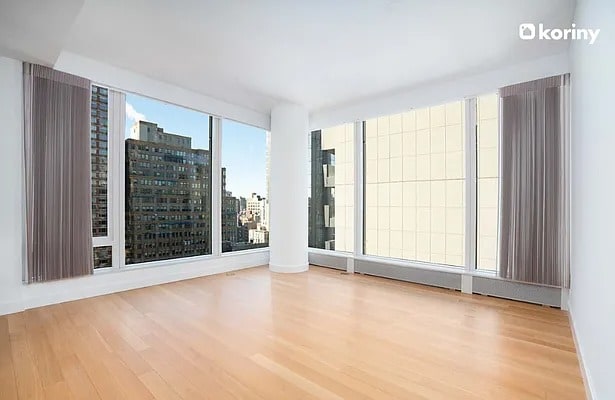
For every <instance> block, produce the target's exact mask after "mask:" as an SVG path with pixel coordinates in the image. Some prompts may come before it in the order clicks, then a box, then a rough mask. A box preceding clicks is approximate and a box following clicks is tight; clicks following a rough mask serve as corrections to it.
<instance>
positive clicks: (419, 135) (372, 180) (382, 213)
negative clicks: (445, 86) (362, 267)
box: [364, 101, 465, 266]
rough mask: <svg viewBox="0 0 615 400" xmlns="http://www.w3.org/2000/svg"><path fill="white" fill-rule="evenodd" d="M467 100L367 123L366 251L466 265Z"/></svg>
mask: <svg viewBox="0 0 615 400" xmlns="http://www.w3.org/2000/svg"><path fill="white" fill-rule="evenodd" d="M464 126H465V125H464V102H463V101H456V102H451V103H447V104H442V105H437V106H433V107H427V108H421V109H416V110H410V111H407V112H404V113H400V114H395V115H389V116H383V117H379V118H374V119H370V120H367V121H365V123H364V135H365V148H364V152H365V219H364V228H365V254H367V255H374V256H383V257H392V258H400V259H406V260H412V261H420V262H427V263H436V264H448V265H453V266H463V265H464V235H465V230H464V229H465V228H464V227H465V223H464V215H465V212H464V205H465V200H464V199H465V196H464V179H465V166H464V134H465V130H464Z"/></svg>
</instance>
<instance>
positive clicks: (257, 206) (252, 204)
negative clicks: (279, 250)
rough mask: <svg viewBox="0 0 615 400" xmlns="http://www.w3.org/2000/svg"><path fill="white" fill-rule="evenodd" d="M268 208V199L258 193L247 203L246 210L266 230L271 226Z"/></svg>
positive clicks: (253, 194)
mask: <svg viewBox="0 0 615 400" xmlns="http://www.w3.org/2000/svg"><path fill="white" fill-rule="evenodd" d="M268 208H269V207H268V201H267V199H266V198H265V197H262V196H260V195H258V194H256V193H252V196H251V197H249V198H248V199H247V201H246V210H247V211H248V212H249V213H250V214H251V215H252V216H253V221H254V222H256V223H258V224H259V227H262V228H264V229H267V227H268V226H269V220H268V215H267V213H268Z"/></svg>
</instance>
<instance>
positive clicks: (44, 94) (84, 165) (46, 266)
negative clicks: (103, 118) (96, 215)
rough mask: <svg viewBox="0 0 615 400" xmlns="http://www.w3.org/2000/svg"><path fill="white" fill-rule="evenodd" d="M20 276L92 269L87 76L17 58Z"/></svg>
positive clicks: (43, 277) (45, 277)
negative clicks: (20, 87) (22, 227)
mask: <svg viewBox="0 0 615 400" xmlns="http://www.w3.org/2000/svg"><path fill="white" fill-rule="evenodd" d="M23 71H24V72H23V82H24V115H25V120H24V133H25V138H24V153H25V154H24V161H25V186H26V190H25V195H26V204H25V208H26V252H27V255H26V268H25V269H26V273H25V281H27V282H29V283H31V282H42V281H49V280H55V279H63V278H69V277H75V276H81V275H88V274H91V273H92V271H93V259H92V209H91V207H92V205H91V204H92V203H91V181H90V168H91V167H90V96H91V95H90V81H89V80H87V79H84V78H81V77H78V76H74V75H70V74H66V73H63V72H59V71H55V70H53V69H50V68H47V67H44V66H40V65H35V64H29V63H24V68H23Z"/></svg>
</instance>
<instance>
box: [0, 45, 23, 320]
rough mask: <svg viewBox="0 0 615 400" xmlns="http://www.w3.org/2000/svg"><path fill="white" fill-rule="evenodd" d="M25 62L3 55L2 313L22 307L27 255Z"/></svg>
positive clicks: (0, 88)
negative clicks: (24, 177) (23, 113)
mask: <svg viewBox="0 0 615 400" xmlns="http://www.w3.org/2000/svg"><path fill="white" fill-rule="evenodd" d="M21 66H22V64H21V62H19V61H16V60H12V59H10V58H3V57H0V121H1V124H2V146H1V147H0V151H1V152H2V155H1V156H0V187H2V188H3V193H2V195H1V196H0V315H1V314H5V313H7V312H12V311H15V310H17V309H19V306H20V296H21V291H20V289H21V279H22V267H21V266H22V259H23V256H22V254H23V243H24V241H23V224H22V215H23V214H22V191H23V184H22V182H23V172H22V171H23V162H22V154H23V150H22V149H23V133H22V132H23V129H22V120H23V119H22V92H23V90H22V79H21V74H22V70H21Z"/></svg>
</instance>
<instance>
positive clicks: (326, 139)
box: [308, 123, 355, 252]
mask: <svg viewBox="0 0 615 400" xmlns="http://www.w3.org/2000/svg"><path fill="white" fill-rule="evenodd" d="M354 153H355V148H354V124H352V123H348V124H342V125H338V126H335V127H331V128H326V129H321V130H317V131H313V132H311V133H310V138H309V161H308V165H309V182H310V186H309V189H308V199H309V200H308V207H309V213H308V214H309V233H308V243H309V246H310V247H312V248H319V249H325V250H336V251H345V252H352V251H353V249H354V156H355V154H354Z"/></svg>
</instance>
